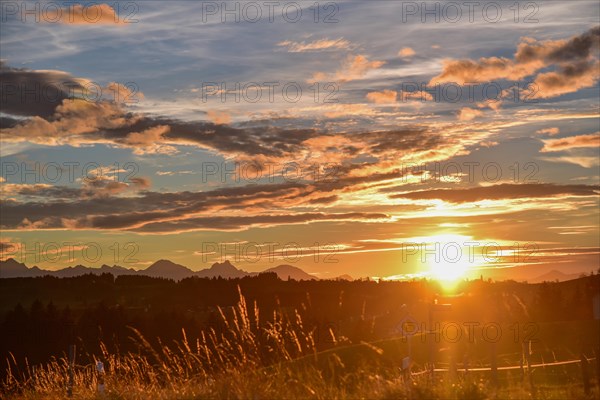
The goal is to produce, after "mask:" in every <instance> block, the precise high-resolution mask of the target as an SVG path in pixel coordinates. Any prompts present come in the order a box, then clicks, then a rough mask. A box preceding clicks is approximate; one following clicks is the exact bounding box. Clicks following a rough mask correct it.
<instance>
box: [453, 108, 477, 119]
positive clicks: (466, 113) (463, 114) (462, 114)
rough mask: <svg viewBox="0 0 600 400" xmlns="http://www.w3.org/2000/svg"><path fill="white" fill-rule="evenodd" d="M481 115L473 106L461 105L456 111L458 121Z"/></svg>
mask: <svg viewBox="0 0 600 400" xmlns="http://www.w3.org/2000/svg"><path fill="white" fill-rule="evenodd" d="M482 115H483V112H482V111H479V110H476V109H474V108H469V107H463V108H461V109H460V111H459V112H458V119H459V121H472V120H473V119H475V118H477V117H481V116H482Z"/></svg>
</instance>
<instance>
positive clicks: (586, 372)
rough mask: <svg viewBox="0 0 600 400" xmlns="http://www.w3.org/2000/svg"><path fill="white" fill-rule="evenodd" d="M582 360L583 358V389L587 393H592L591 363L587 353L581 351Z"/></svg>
mask: <svg viewBox="0 0 600 400" xmlns="http://www.w3.org/2000/svg"><path fill="white" fill-rule="evenodd" d="M580 360H581V363H580V365H581V379H582V380H583V391H584V392H585V394H586V395H589V394H590V391H591V387H590V363H589V362H588V360H587V358H585V354H583V352H581V356H580Z"/></svg>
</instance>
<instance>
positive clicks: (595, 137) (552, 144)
mask: <svg viewBox="0 0 600 400" xmlns="http://www.w3.org/2000/svg"><path fill="white" fill-rule="evenodd" d="M543 142H544V147H543V148H542V150H541V152H542V153H547V152H551V151H562V150H569V149H576V148H585V147H591V148H599V147H600V132H596V133H593V134H591V135H578V136H570V137H566V138H560V139H547V140H543Z"/></svg>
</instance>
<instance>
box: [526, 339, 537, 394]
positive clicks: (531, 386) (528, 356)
mask: <svg viewBox="0 0 600 400" xmlns="http://www.w3.org/2000/svg"><path fill="white" fill-rule="evenodd" d="M523 345H524V350H525V360H526V361H527V378H528V380H529V389H530V391H531V394H532V395H533V396H535V385H534V384H533V373H532V372H533V371H532V370H531V341H530V340H528V341H527V342H526V343H525V342H524V343H523Z"/></svg>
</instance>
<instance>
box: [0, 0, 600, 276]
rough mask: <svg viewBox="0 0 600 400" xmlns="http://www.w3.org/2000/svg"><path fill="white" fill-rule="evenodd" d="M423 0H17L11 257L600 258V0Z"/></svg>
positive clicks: (51, 261) (9, 45) (444, 262)
mask: <svg viewBox="0 0 600 400" xmlns="http://www.w3.org/2000/svg"><path fill="white" fill-rule="evenodd" d="M22 4H26V5H27V7H28V8H27V12H26V13H25V14H22V11H23V10H22V9H20V8H21V7H22ZM95 4H98V3H95ZM269 4H270V5H269ZM421 4H422V3H421V2H417V3H412V2H399V1H398V2H395V1H368V2H367V1H363V2H322V3H315V2H314V1H308V2H272V3H268V2H262V1H259V2H229V3H228V5H227V7H228V8H227V9H223V7H224V6H223V4H222V3H221V2H216V3H215V2H200V1H198V2H195V1H169V2H158V1H138V2H133V1H130V2H118V3H115V2H111V3H108V4H102V5H100V6H99V5H95V6H93V7H87V5H89V3H88V4H87V5H86V3H85V2H81V3H78V4H74V3H66V2H25V3H21V2H14V3H13V2H4V1H3V2H2V3H1V6H2V9H1V10H0V11H1V14H0V19H1V21H2V25H1V28H0V34H1V43H0V44H1V46H0V49H1V50H0V59H1V60H2V64H1V70H0V78H1V82H2V84H1V88H2V93H1V101H2V103H1V106H2V107H1V113H0V117H1V126H2V131H1V132H2V133H1V156H2V171H1V172H2V175H1V177H0V188H1V220H0V224H1V228H2V232H1V240H2V245H1V246H2V250H3V253H2V258H4V259H6V258H8V257H14V258H15V259H17V260H20V261H24V262H26V264H27V265H29V266H33V265H38V266H40V267H42V268H47V269H58V268H61V267H65V266H68V265H76V264H85V265H88V266H100V265H101V264H103V263H106V264H109V265H113V264H118V265H122V266H126V267H133V268H136V269H141V268H146V267H147V266H149V265H150V264H151V263H153V262H154V261H156V260H159V259H169V260H172V261H174V262H177V263H180V264H183V265H186V266H188V267H190V268H192V269H194V270H199V269H202V268H206V267H208V266H210V265H211V264H212V263H214V262H216V261H223V260H224V259H226V258H227V259H230V260H231V261H232V263H233V264H234V265H236V266H238V267H241V268H243V269H245V270H247V271H260V270H263V269H266V268H270V267H274V266H276V265H279V264H291V265H295V266H297V267H300V268H302V269H304V270H305V271H307V272H309V273H312V274H315V275H317V276H319V277H323V278H327V277H336V276H339V275H342V274H349V275H351V276H353V277H366V276H370V277H397V278H404V277H411V276H436V277H455V276H463V274H465V273H466V276H476V277H479V275H480V274H483V275H484V276H488V275H489V276H495V275H494V274H497V273H499V272H498V271H501V273H502V274H503V275H502V276H504V277H509V278H510V277H513V278H515V279H526V278H528V277H536V276H539V275H542V274H543V273H545V272H547V271H549V270H560V271H562V272H564V273H580V272H589V271H591V270H595V269H597V268H598V263H599V261H600V255H599V254H600V252H599V248H600V237H599V235H600V233H599V221H600V220H599V218H600V215H599V212H598V206H599V194H600V186H599V185H600V165H599V158H600V154H599V153H600V133H599V131H600V127H599V119H598V112H599V105H600V100H599V94H598V93H599V91H598V89H599V88H598V80H599V79H600V56H599V53H600V26H599V21H600V14H599V6H598V3H597V1H568V2H567V1H546V2H542V1H538V2H516V3H515V2H514V1H510V2H502V1H496V2H488V1H479V2H478V5H476V6H473V8H472V9H469V7H468V6H465V5H462V4H463V3H462V2H457V3H453V4H455V5H456V6H454V8H453V7H448V6H445V5H446V3H434V2H429V3H428V5H427V7H428V8H427V10H425V9H421V7H422V6H421ZM515 4H516V5H517V6H515ZM459 8H460V10H459ZM457 11H458V12H459V13H457ZM500 14H501V15H500ZM36 19H37V21H36ZM436 19H437V20H436ZM36 165H38V166H39V169H38V170H37V172H35V171H36ZM32 171H33V172H32ZM90 243H93V244H94V245H92V246H91V247H93V248H90ZM436 243H437V247H436ZM36 244H37V246H38V247H37V248H36ZM423 246H424V248H425V250H427V251H428V254H425V255H423V254H422V249H423ZM419 247H421V248H420V249H419ZM36 249H37V250H36ZM69 249H70V250H69ZM117 249H118V253H117ZM456 249H460V250H461V251H462V257H461V258H460V259H459V260H457V257H456V255H455V254H454V251H455V250H456ZM98 250H100V251H101V255H100V256H98V257H96V254H97V252H98ZM223 250H224V251H223ZM34 253H38V254H37V257H38V258H39V259H38V260H36V259H35V258H36V254H34ZM39 253H41V255H40V254H39ZM56 254H59V256H60V257H59V258H57V257H56ZM469 254H472V255H473V257H472V258H471V259H470V257H469ZM84 255H86V257H84ZM436 256H437V257H439V258H440V260H438V261H433V260H434V258H435V257H436ZM423 257H425V260H422V258H423Z"/></svg>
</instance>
